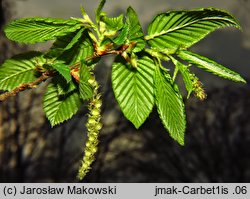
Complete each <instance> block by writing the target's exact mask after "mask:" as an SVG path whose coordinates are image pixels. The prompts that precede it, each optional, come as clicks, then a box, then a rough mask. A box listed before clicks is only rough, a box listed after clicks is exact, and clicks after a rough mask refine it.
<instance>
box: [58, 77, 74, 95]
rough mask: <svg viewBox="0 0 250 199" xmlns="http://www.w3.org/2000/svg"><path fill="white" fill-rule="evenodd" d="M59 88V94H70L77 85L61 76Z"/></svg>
mask: <svg viewBox="0 0 250 199" xmlns="http://www.w3.org/2000/svg"><path fill="white" fill-rule="evenodd" d="M57 81H58V83H57V89H58V94H59V95H68V94H69V93H72V92H73V91H75V90H76V89H77V86H76V85H75V83H74V82H73V81H70V82H68V83H67V82H66V81H65V79H64V78H62V77H60V78H58V79H57Z"/></svg>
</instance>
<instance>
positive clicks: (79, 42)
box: [48, 30, 94, 65]
mask: <svg viewBox="0 0 250 199" xmlns="http://www.w3.org/2000/svg"><path fill="white" fill-rule="evenodd" d="M79 32H80V37H79V35H78V34H79ZM79 32H74V33H70V34H69V35H66V36H63V37H59V38H57V40H56V41H55V42H54V44H53V46H52V48H51V52H49V53H48V54H49V55H50V54H51V55H52V56H53V54H56V53H54V52H57V51H59V53H57V56H58V59H59V60H62V61H64V62H65V63H66V64H68V65H71V64H75V63H77V62H80V61H82V60H86V58H88V57H91V56H93V53H94V47H93V44H92V41H91V39H90V37H89V35H88V31H87V30H84V31H83V32H81V30H80V31H79ZM72 41H74V42H72ZM70 43H71V44H72V45H71V46H69V44H70Z"/></svg>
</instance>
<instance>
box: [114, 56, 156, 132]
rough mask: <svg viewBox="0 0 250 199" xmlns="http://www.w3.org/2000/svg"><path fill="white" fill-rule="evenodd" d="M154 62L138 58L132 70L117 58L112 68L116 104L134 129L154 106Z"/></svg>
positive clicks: (146, 58) (142, 121)
mask: <svg viewBox="0 0 250 199" xmlns="http://www.w3.org/2000/svg"><path fill="white" fill-rule="evenodd" d="M154 70H155V65H154V61H153V60H152V59H150V58H149V57H147V56H143V57H139V58H138V67H137V69H134V68H133V67H132V66H130V65H129V64H128V63H127V62H126V61H125V60H124V59H123V58H121V57H120V56H118V57H117V58H116V59H115V62H114V63H113V66H112V86H113V90H114V93H115V97H116V99H117V101H118V104H119V106H120V108H121V110H122V112H123V114H124V115H125V117H126V118H127V119H128V120H130V121H131V122H132V123H133V124H134V126H135V127H136V128H139V127H140V126H141V125H142V124H143V123H144V121H145V120H146V118H147V117H148V116H149V114H150V112H151V111H152V108H153V106H154V82H153V79H154Z"/></svg>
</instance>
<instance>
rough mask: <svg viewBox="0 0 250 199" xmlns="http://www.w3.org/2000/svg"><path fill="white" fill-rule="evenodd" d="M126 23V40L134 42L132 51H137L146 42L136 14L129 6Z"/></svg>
mask: <svg viewBox="0 0 250 199" xmlns="http://www.w3.org/2000/svg"><path fill="white" fill-rule="evenodd" d="M127 24H128V30H129V33H128V40H129V42H130V43H132V42H134V43H135V44H136V46H135V47H134V49H133V52H139V51H141V50H142V49H143V48H144V47H145V45H146V42H145V40H144V34H143V31H142V27H141V24H140V22H139V19H138V16H137V14H136V12H135V11H134V9H133V8H131V7H129V8H128V9H127Z"/></svg>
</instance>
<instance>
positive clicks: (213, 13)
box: [145, 8, 240, 50]
mask: <svg viewBox="0 0 250 199" xmlns="http://www.w3.org/2000/svg"><path fill="white" fill-rule="evenodd" d="M228 26H232V27H236V28H240V25H239V23H238V22H237V21H236V19H235V18H234V17H233V16H232V15H230V14H228V13H227V12H225V11H222V10H218V9H214V8H208V9H199V10H192V11H169V12H167V13H163V14H159V15H157V16H156V17H155V18H154V20H153V22H151V24H150V25H149V27H148V35H147V36H146V37H145V39H146V40H148V42H149V44H150V46H152V47H156V48H159V49H164V48H169V49H174V50H177V49H186V48H188V47H190V46H192V45H193V44H195V43H196V42H198V41H200V40H201V39H202V38H204V37H205V36H206V35H207V34H209V33H210V32H212V31H214V30H216V29H218V28H223V27H228Z"/></svg>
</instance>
